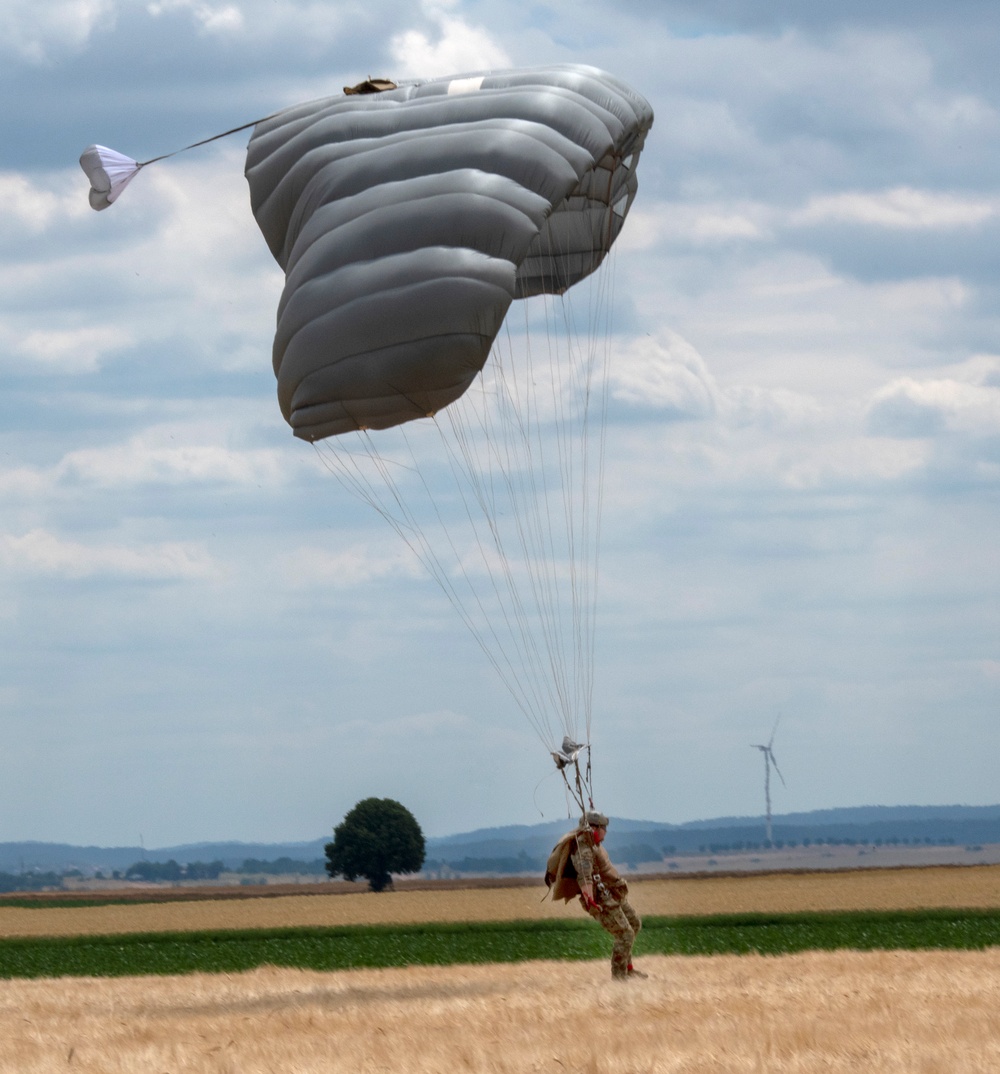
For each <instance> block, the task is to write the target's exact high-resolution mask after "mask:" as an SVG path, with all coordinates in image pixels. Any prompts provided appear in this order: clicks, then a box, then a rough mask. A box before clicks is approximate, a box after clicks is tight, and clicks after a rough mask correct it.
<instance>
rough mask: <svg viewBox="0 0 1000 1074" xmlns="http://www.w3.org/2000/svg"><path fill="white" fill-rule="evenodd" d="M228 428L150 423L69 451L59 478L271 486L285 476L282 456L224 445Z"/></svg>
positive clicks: (127, 484) (105, 483)
mask: <svg viewBox="0 0 1000 1074" xmlns="http://www.w3.org/2000/svg"><path fill="white" fill-rule="evenodd" d="M227 431H228V429H227V428H226V426H225V425H223V426H222V427H221V428H219V429H214V430H207V429H203V430H202V429H197V428H190V427H180V426H178V427H169V426H154V427H150V428H149V429H146V430H144V431H143V432H142V433H140V434H139V435H137V436H135V437H133V438H131V439H130V440H128V441H126V442H125V443H121V444H114V445H111V446H108V447H101V448H83V449H81V450H79V451H72V452H70V453H69V454H68V455H66V456H65V458H63V459H62V461H61V462H60V463H59V465H58V467H57V468H56V470H55V476H56V477H58V478H59V479H60V480H71V481H82V482H84V483H86V484H91V485H94V486H97V487H101V488H137V487H141V486H143V485H150V484H168V485H180V484H189V483H220V484H232V485H252V484H253V485H256V484H262V483H264V484H274V483H277V482H280V481H282V480H286V479H287V474H288V468H289V461H288V459H287V458H286V457H285V456H284V454H282V453H279V452H275V451H268V450H256V451H238V450H232V449H230V448H228V447H226V446H225V444H224V443H218V442H214V443H213V442H211V441H212V440H216V441H218V440H219V439H221V438H224V437H225V435H226V433H227Z"/></svg>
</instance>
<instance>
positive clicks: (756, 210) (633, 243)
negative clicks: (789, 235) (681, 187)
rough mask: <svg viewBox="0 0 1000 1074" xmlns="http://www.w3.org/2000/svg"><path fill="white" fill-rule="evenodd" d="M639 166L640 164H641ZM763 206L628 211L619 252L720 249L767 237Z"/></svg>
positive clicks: (704, 204) (696, 205) (718, 204)
mask: <svg viewBox="0 0 1000 1074" xmlns="http://www.w3.org/2000/svg"><path fill="white" fill-rule="evenodd" d="M640 167H641V165H640ZM771 215H772V214H771V213H770V212H769V210H768V209H767V208H766V206H763V205H759V204H751V203H741V202H731V201H727V202H687V203H679V202H672V203H671V202H661V203H660V204H658V205H657V204H653V205H649V204H648V203H647V204H646V205H644V206H643V207H641V208H633V209H631V210H630V211H629V215H628V220H627V221H626V224H625V228H624V229H623V231H622V236H621V238H620V239H619V240H618V243H617V244H616V245H617V249H618V251H619V253H622V252H627V251H638V250H649V249H653V248H656V247H658V246H662V245H668V246H671V247H677V246H678V245H680V244H684V245H689V246H696V247H702V246H704V247H712V246H715V247H719V246H722V245H732V244H733V243H738V242H746V241H759V240H762V239H767V238H768V237H769V232H770V225H769V221H768V217H769V216H771Z"/></svg>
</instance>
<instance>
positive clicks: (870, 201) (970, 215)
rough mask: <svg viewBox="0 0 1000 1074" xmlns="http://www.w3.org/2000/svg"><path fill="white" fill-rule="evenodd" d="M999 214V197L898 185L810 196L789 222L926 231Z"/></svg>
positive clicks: (964, 224) (973, 222)
mask: <svg viewBox="0 0 1000 1074" xmlns="http://www.w3.org/2000/svg"><path fill="white" fill-rule="evenodd" d="M998 213H1000V199H997V198H982V197H978V198H976V197H971V198H970V197H961V196H959V195H956V194H947V193H939V192H936V191H927V190H916V189H914V188H913V187H907V186H899V187H893V188H892V189H891V190H884V191H880V192H878V193H862V192H859V191H852V192H847V193H843V194H830V195H822V196H819V197H815V198H810V199H809V201H808V202H807V203H806V205H805V206H804V208H802V209H800V210H798V211H797V212H795V213H793V214H792V215H791V223H792V224H795V225H810V224H820V223H827V222H828V221H833V222H840V223H845V222H846V223H857V224H870V225H873V226H875V227H884V228H890V229H895V230H902V231H930V230H944V229H949V228H959V227H974V226H975V225H977V224H982V223H984V222H985V221H987V220H991V219H993V218H994V217H996V216H997V215H998Z"/></svg>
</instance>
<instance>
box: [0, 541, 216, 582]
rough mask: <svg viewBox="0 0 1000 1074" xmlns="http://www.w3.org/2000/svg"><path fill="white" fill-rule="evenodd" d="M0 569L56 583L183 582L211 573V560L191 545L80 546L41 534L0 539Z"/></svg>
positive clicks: (213, 568)
mask: <svg viewBox="0 0 1000 1074" xmlns="http://www.w3.org/2000/svg"><path fill="white" fill-rule="evenodd" d="M0 563H2V564H3V566H4V567H5V568H6V569H7V570H8V571H17V572H28V573H32V574H42V575H49V576H56V577H62V578H93V577H100V578H128V579H135V580H142V581H183V580H189V579H194V578H207V577H209V576H211V575H213V574H214V573H216V567H215V565H214V563H213V561H212V559H211V557H210V556H208V555H207V553H205V552H204V551H203V550H202V549H201V548H199V547H198V546H197V545H193V544H182V543H163V544H155V545H148V546H145V547H133V546H128V545H113V544H105V545H85V544H81V543H79V542H76V541H66V540H63V539H61V538H59V537H56V536H55V535H54V534H52V533H49V532H47V531H45V530H41V529H36V530H31V531H30V532H28V533H25V534H24V535H23V536H20V537H14V536H11V535H9V534H3V535H0Z"/></svg>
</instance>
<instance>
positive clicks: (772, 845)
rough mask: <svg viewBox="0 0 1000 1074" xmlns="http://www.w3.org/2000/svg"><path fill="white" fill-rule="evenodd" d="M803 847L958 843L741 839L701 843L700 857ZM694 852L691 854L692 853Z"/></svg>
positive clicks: (666, 852)
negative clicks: (702, 855)
mask: <svg viewBox="0 0 1000 1074" xmlns="http://www.w3.org/2000/svg"><path fill="white" fill-rule="evenodd" d="M800 845H801V846H802V847H805V848H809V847H813V846H815V847H820V846H829V847H840V846H844V847H854V846H862V847H867V846H871V847H883V846H891V847H897V846H938V847H940V846H954V845H955V840H954V839H952V838H949V837H943V838H941V839H935V838H933V837H932V836H929V835H928V836H924V837H923V838H919V837H917V836H914V837H913V838H912V839H911V838H907V837H906V836H889V837H887V838H885V839H882V838H875V839H865V838H859V839H855V838H852V837H850V836H845V837H844V838H842V839H841V838H837V837H836V836H829V837H824V836H817V837H816V838H809V837H808V836H807V837H805V838H804V839H802V840H801V841H800V840H798V839H775V840H774V841H773V842H768V840H767V839H762V840H760V841H759V842H757V841H754V840H742V839H740V840H737V841H735V842H732V843H699V844H698V853H700V854H725V853H727V852H728V853H735V854H739V853H740V852H742V851H747V850H782V849H784V848H786V847H787V848H789V849H794V848H795V847H798V846H800ZM675 853H676V847H674V846H665V847H663V856H664V857H665V858H670V857H673V856H674V854H675ZM689 853H690V851H689Z"/></svg>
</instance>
